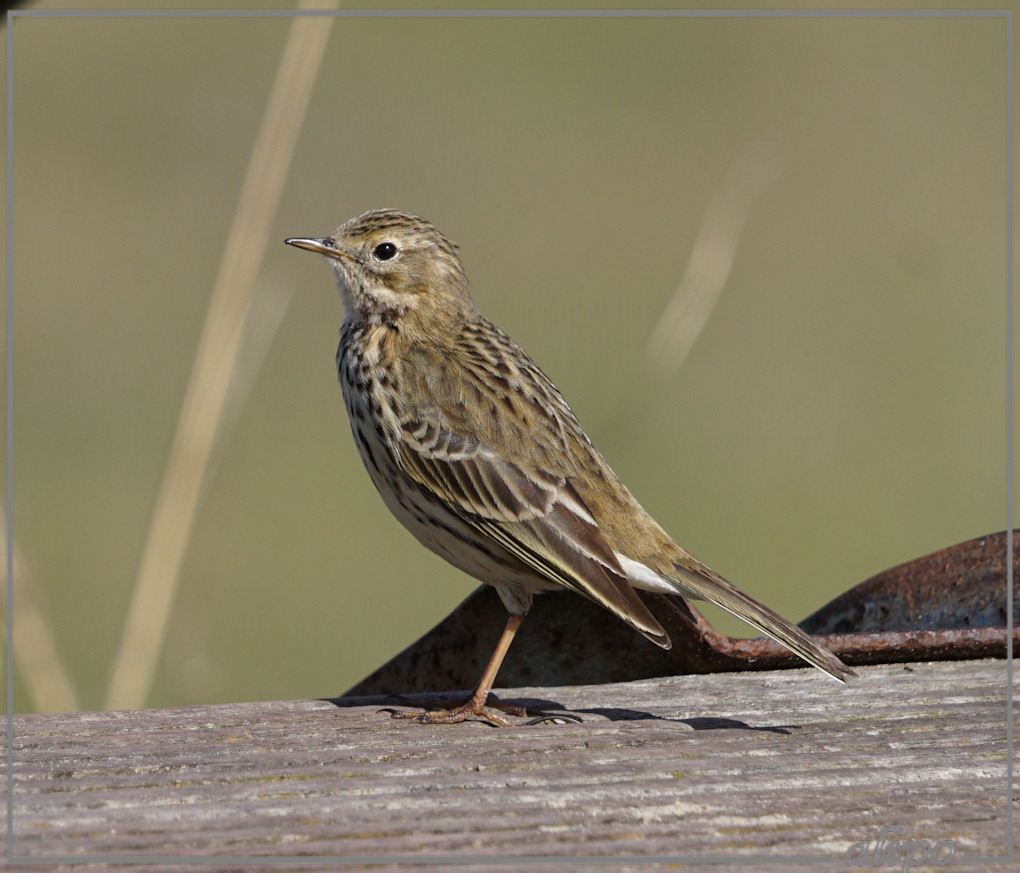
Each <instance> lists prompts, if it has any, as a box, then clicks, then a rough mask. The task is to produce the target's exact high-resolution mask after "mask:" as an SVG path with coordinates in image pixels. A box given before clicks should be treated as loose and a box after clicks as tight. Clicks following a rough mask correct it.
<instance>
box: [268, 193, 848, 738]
mask: <svg viewBox="0 0 1020 873" xmlns="http://www.w3.org/2000/svg"><path fill="white" fill-rule="evenodd" d="M285 242H286V243H287V244H288V245H291V246H296V247H297V248H300V249H305V250H307V251H311V252H317V253H319V254H321V255H323V256H325V257H326V259H327V260H328V262H329V264H330V265H331V266H332V268H333V270H334V271H335V274H336V278H337V281H338V284H339V289H340V296H341V299H342V302H343V307H344V317H343V323H342V326H341V329H340V344H339V347H338V348H337V354H336V365H337V372H338V377H339V380H340V384H341V388H342V392H343V398H344V403H345V406H346V409H347V413H348V417H349V419H350V425H351V430H352V433H353V436H354V441H355V444H356V446H357V448H358V451H359V454H360V456H361V460H362V462H363V463H364V465H365V468H366V469H367V471H368V474H369V476H370V477H371V479H372V482H373V483H374V484H375V487H376V488H377V489H378V491H379V494H380V495H381V497H382V499H383V501H384V503H385V504H386V506H387V507H388V508H389V509H390V511H391V512H392V513H393V515H395V516H396V518H397V519H398V520H399V521H400V522H401V523H402V524H403V525H404V526H405V527H406V528H407V529H408V530H409V531H410V532H411V533H412V534H413V535H414V536H415V537H416V538H417V539H418V541H419V542H421V543H422V544H423V545H424V546H425V547H426V548H428V549H430V550H431V551H432V552H434V553H436V554H438V555H439V556H441V557H442V558H444V559H446V560H447V561H448V562H449V563H451V564H452V565H454V566H455V567H457V568H458V569H460V570H462V571H463V572H465V573H467V574H468V575H470V576H473V577H475V578H476V579H479V580H480V581H482V582H484V583H487V584H489V585H491V586H493V587H494V588H495V589H496V592H497V594H498V595H499V598H500V600H501V601H502V603H503V605H504V607H505V608H506V610H507V613H508V619H507V623H506V627H505V629H504V631H503V633H502V635H501V636H500V638H499V641H498V643H497V645H496V648H495V651H494V653H493V655H492V658H491V659H490V661H489V662H488V665H487V667H486V668H485V671H484V672H483V674H482V677H481V679H480V681H479V683H478V685H477V687H476V688H475V690H474V692H473V693H472V694H471V695H470V696H469V697H468V698H467V699H466V700H464V701H463V702H462V703H460V704H459V705H457V706H453V707H450V708H446V709H432V710H426V711H424V712H422V713H420V714H417V715H413V716H412V715H410V714H408V713H400V715H401V716H402V717H413V718H415V719H416V720H417V721H419V722H423V723H426V724H443V723H457V722H462V721H465V720H483V721H489V722H491V723H494V724H498V725H506V724H512V723H513V722H512V721H511V720H510V719H509V718H507V717H506V716H505V715H503V714H502V713H503V712H507V713H509V714H514V715H522V714H524V712H523V711H522V710H519V709H517V708H514V707H512V706H508V705H504V704H501V703H500V702H498V701H497V699H496V697H495V695H491V697H490V692H491V690H492V687H493V684H494V682H495V679H496V676H497V673H498V671H499V667H500V665H501V664H502V662H503V659H504V657H505V655H506V653H507V650H508V649H509V647H510V644H511V642H512V641H513V638H514V635H515V634H516V633H517V631H518V629H519V628H520V626H521V623H522V622H523V620H524V616H525V614H526V613H527V612H528V609H529V607H530V606H531V603H532V599H533V597H534V596H535V595H536V594H540V593H543V592H547V591H555V590H563V589H565V590H568V591H572V592H574V593H576V594H579V595H581V596H582V597H586V598H588V599H589V600H591V601H594V602H595V603H597V604H598V605H599V606H602V607H604V608H605V609H607V610H609V611H610V612H611V613H613V614H614V615H615V616H617V617H618V618H620V619H622V620H623V621H624V622H626V623H627V624H628V625H630V626H631V627H632V628H633V629H634V630H635V631H637V632H638V633H640V634H643V635H644V636H645V637H647V638H648V639H649V640H650V641H651V642H652V643H654V644H656V645H658V646H661V647H662V648H663V649H668V648H670V646H671V642H670V639H669V637H668V635H667V634H666V632H665V631H664V630H663V628H662V625H661V624H659V622H658V620H657V619H656V618H655V616H654V615H653V614H652V612H651V611H650V610H649V608H648V607H647V605H646V604H645V602H644V601H643V600H642V599H641V597H640V595H639V594H638V593H637V592H638V591H639V590H640V591H650V592H657V593H667V594H676V595H680V596H681V597H683V598H686V599H693V600H706V601H709V602H711V603H715V604H716V605H718V606H720V607H722V608H723V609H724V610H726V611H728V612H730V613H732V614H733V615H735V616H737V617H738V618H740V619H742V620H743V621H745V622H747V623H748V624H750V625H751V626H752V627H754V628H755V629H756V630H757V631H759V632H760V633H764V634H767V635H768V636H770V637H772V638H773V639H775V640H778V641H779V642H780V643H782V644H783V645H784V646H786V647H787V648H789V649H790V650H791V651H793V652H794V653H796V654H797V655H799V656H800V657H801V658H802V659H803V660H804V661H806V662H807V663H808V664H811V665H813V666H815V667H817V668H819V669H820V670H822V671H823V672H825V673H826V674H828V675H829V676H831V677H833V678H835V679H837V680H839V681H841V682H845V681H846V680H847V679H848V678H849V677H851V676H854V675H856V674H855V673H854V671H853V670H852V669H850V668H849V667H847V666H846V665H845V664H843V662H842V661H840V660H839V659H838V658H837V657H836V656H835V655H833V654H832V653H831V652H829V651H827V650H826V649H824V648H822V647H821V646H820V645H818V644H817V643H816V642H815V641H814V640H812V639H811V637H810V636H808V635H807V634H806V633H804V631H802V630H801V629H800V628H798V627H796V626H795V625H794V624H792V623H791V622H789V621H787V620H786V619H784V618H783V617H782V616H780V615H779V614H778V613H776V612H774V611H773V610H771V609H770V608H769V607H767V606H765V605H764V604H762V603H759V602H758V601H757V600H755V599H754V598H753V597H751V596H750V595H748V594H745V593H744V592H743V591H741V590H740V589H739V588H737V587H736V586H735V585H733V584H731V583H730V582H728V581H727V580H726V579H724V578H723V577H722V576H721V575H719V574H718V573H716V572H715V571H714V570H712V569H710V568H709V567H708V566H706V565H705V564H703V563H702V562H701V561H699V560H698V559H696V558H695V557H694V556H693V555H691V554H690V553H689V552H688V551H687V550H685V549H684V548H683V547H682V546H680V545H679V544H678V543H676V542H675V541H674V540H673V539H672V537H670V536H669V534H667V533H666V531H665V530H663V528H662V527H660V526H659V524H658V523H657V522H656V521H655V520H654V519H653V518H652V517H651V515H649V514H648V512H646V511H645V510H644V509H643V508H642V507H641V505H640V504H639V503H638V502H637V500H636V499H635V498H634V497H633V496H632V495H631V493H630V491H628V490H627V488H626V487H625V486H624V485H623V483H622V482H621V481H620V480H619V479H618V478H617V476H616V475H615V474H614V473H613V471H612V470H611V469H610V467H609V464H608V463H607V462H606V460H605V459H604V458H603V457H602V455H601V454H600V453H599V451H598V450H597V449H596V448H595V446H594V445H593V444H592V442H591V440H590V439H589V438H588V436H587V434H586V433H585V431H584V430H583V428H582V427H581V425H580V424H579V423H578V420H577V418H576V417H575V415H574V413H573V411H572V410H571V408H570V406H569V405H568V404H567V402H566V400H565V399H564V398H563V395H562V394H561V393H560V392H559V390H558V389H557V388H556V387H555V385H554V384H553V382H552V381H551V380H550V379H549V377H548V376H546V374H545V373H544V372H543V371H542V370H541V369H540V368H539V367H538V365H537V364H536V363H535V362H534V361H533V360H532V359H531V357H529V355H528V354H527V353H526V352H525V351H524V350H523V349H522V348H521V347H520V346H519V345H518V344H517V343H516V342H514V340H512V339H511V338H510V337H509V336H508V335H507V334H506V333H504V332H503V331H502V330H501V329H500V328H499V327H497V326H496V325H495V324H493V323H492V322H491V321H489V320H488V319H487V318H486V317H485V316H484V315H483V314H482V313H481V312H480V311H479V309H478V307H477V306H476V305H475V303H474V301H473V299H472V296H471V294H470V291H469V287H468V280H467V277H466V274H465V272H464V267H463V264H462V262H461V258H460V256H459V254H458V249H457V246H456V245H455V244H454V243H452V242H451V241H450V240H449V239H448V238H447V237H446V236H444V235H443V234H442V233H441V232H440V231H439V230H438V229H437V228H436V227H435V226H434V225H433V224H432V223H430V222H429V221H427V220H426V219H424V218H421V217H419V216H417V215H414V214H411V213H409V212H404V211H401V210H398V209H390V208H385V209H371V210H369V211H367V212H364V213H362V214H360V215H358V216H356V217H354V218H352V219H350V220H349V221H347V222H345V223H344V224H341V225H340V226H339V227H338V228H337V230H336V231H335V232H334V233H333V235H332V236H328V237H293V238H290V239H287V240H285ZM574 632H575V633H578V634H583V633H584V629H583V628H576V629H574ZM592 645H597V641H596V640H592ZM497 710H499V711H497Z"/></svg>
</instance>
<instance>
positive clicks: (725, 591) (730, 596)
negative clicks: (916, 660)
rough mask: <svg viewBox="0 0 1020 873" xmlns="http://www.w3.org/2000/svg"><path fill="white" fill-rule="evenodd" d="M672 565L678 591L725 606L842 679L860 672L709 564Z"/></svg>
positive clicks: (816, 665)
mask: <svg viewBox="0 0 1020 873" xmlns="http://www.w3.org/2000/svg"><path fill="white" fill-rule="evenodd" d="M673 566H674V567H675V568H676V573H677V576H679V584H680V585H681V586H682V588H683V589H684V590H683V591H681V592H679V593H681V594H686V595H688V596H694V597H696V598H698V599H699V600H707V601H709V602H710V603H714V604H715V605H716V606H719V607H722V608H723V609H725V610H726V611H727V612H729V613H732V614H733V615H735V616H736V617H737V618H739V619H741V620H742V621H746V622H747V623H748V624H749V625H751V626H752V627H754V628H755V629H757V630H759V631H761V632H762V633H763V634H767V635H768V636H770V637H772V639H774V640H776V641H778V642H780V643H782V644H783V645H784V646H786V647H787V648H788V649H789V650H790V651H791V652H793V653H794V654H796V655H799V656H800V657H801V658H803V659H804V660H805V661H807V662H808V663H809V664H811V665H812V666H814V667H817V668H818V669H819V670H822V671H824V672H825V673H828V674H829V675H830V676H832V677H833V678H834V679H838V680H839V681H840V682H846V680H847V679H849V678H850V677H851V676H856V675H857V674H856V673H855V672H854V671H853V670H852V669H850V667H848V666H847V665H846V664H844V663H843V662H842V661H841V660H840V659H839V658H837V657H836V656H835V655H834V654H832V652H830V651H828V650H826V649H823V648H822V647H821V646H820V645H818V643H816V642H815V641H814V640H813V639H811V637H810V636H809V635H808V634H806V633H804V631H802V630H801V629H800V628H799V627H797V626H796V625H795V624H792V623H791V622H788V621H787V620H786V619H785V618H783V617H782V616H781V615H779V614H778V613H776V612H773V611H772V610H771V609H769V608H768V607H767V606H765V604H763V603H759V602H758V601H757V600H755V599H754V598H753V597H751V596H750V595H748V594H745V593H744V592H743V591H741V590H740V589H739V588H735V587H734V586H733V585H731V584H730V583H729V582H727V581H726V580H725V579H723V577H722V576H720V575H719V574H718V573H716V572H714V571H713V570H711V569H709V568H708V567H705V566H704V565H702V566H701V567H700V568H699V569H698V570H691V569H690V568H687V567H684V566H682V565H679V564H674V565H673Z"/></svg>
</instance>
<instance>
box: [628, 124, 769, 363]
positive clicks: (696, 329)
mask: <svg viewBox="0 0 1020 873" xmlns="http://www.w3.org/2000/svg"><path fill="white" fill-rule="evenodd" d="M778 173H779V163H778V160H777V158H776V155H775V154H774V150H773V149H772V148H771V147H770V146H768V145H765V144H762V143H757V144H754V145H752V146H751V147H749V148H748V149H746V150H745V151H744V152H743V153H742V154H741V155H740V157H738V158H737V160H736V161H735V162H734V164H733V166H732V167H731V168H730V170H729V172H728V173H727V174H726V176H725V178H724V179H723V181H722V182H721V183H720V185H719V187H718V189H717V190H716V192H715V194H714V195H713V196H712V199H711V201H709V204H708V207H707V208H706V209H705V215H704V217H703V218H702V221H701V226H700V227H699V229H698V235H697V237H696V238H695V240H694V246H693V248H692V250H691V257H690V260H689V261H688V262H687V270H686V271H685V272H684V275H683V278H682V279H681V280H680V284H679V285H678V286H677V289H676V291H675V292H674V293H673V296H672V298H671V299H670V301H669V303H668V304H667V305H666V309H665V311H664V312H663V313H662V315H661V317H660V318H659V321H658V322H657V323H656V325H655V327H654V329H653V330H652V334H651V336H650V338H649V340H648V345H647V347H646V351H645V366H646V367H647V369H648V370H649V371H650V372H651V373H653V374H655V375H656V376H657V377H659V378H669V377H671V376H674V375H675V374H676V373H677V372H678V371H679V370H680V368H681V367H682V366H683V363H684V361H685V360H686V359H687V355H688V354H689V353H690V351H691V349H692V348H693V347H694V343H695V341H696V340H697V338H698V336H699V335H700V334H701V331H702V330H704V328H705V325H706V324H707V323H708V319H709V317H710V316H711V315H712V310H713V309H715V306H716V304H717V303H718V302H719V297H720V295H721V294H722V290H723V286H724V285H725V284H726V279H727V277H728V276H729V274H730V269H731V267H732V266H733V260H734V258H735V256H736V253H737V246H738V244H739V242H740V234H741V231H742V230H743V227H744V222H745V221H746V220H747V216H748V215H749V214H750V212H751V207H752V206H753V205H754V202H755V200H757V199H758V197H759V196H760V195H761V194H762V192H763V191H764V190H765V188H766V187H767V186H768V184H769V183H770V182H771V181H772V180H773V179H774V178H775V177H776V176H777V175H778Z"/></svg>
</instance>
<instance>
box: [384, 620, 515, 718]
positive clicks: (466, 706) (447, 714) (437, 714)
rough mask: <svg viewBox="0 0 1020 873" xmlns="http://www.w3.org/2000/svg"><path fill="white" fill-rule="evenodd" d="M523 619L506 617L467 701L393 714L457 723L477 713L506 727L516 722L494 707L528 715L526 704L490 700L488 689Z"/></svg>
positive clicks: (397, 716) (490, 688)
mask: <svg viewBox="0 0 1020 873" xmlns="http://www.w3.org/2000/svg"><path fill="white" fill-rule="evenodd" d="M523 621H524V616H523V615H511V616H510V618H509V619H508V620H507V623H506V627H505V628H504V629H503V633H502V635H501V636H500V638H499V642H498V643H496V651H494V652H493V653H492V657H491V658H490V659H489V664H488V666H487V667H486V668H485V672H484V673H482V678H481V679H480V680H479V682H478V687H477V688H475V690H474V693H473V694H472V695H471V696H470V697H469V698H468V699H467V700H465V701H464V703H462V704H460V706H455V707H454V708H453V709H436V710H431V711H429V712H423V713H418V714H413V713H409V712H400V713H392V716H393V718H413V719H414V720H415V721H418V722H421V723H422V724H455V723H457V722H461V721H467V720H468V719H469V718H471V717H472V716H477V717H479V718H483V719H485V720H486V721H491V722H494V723H495V724H499V725H502V726H503V727H511V726H512V725H513V722H512V721H510V719H508V718H506V717H505V716H502V715H500V714H499V713H498V712H495V711H494V710H496V709H500V710H502V711H503V712H506V713H508V714H510V715H516V716H519V717H523V716H526V715H527V714H528V712H527V710H525V709H524V708H523V707H520V706H513V705H512V704H508V703H500V702H499V701H497V700H496V699H495V698H493V701H492V703H491V704H490V703H489V692H490V691H491V690H492V685H493V683H494V682H495V681H496V674H497V673H498V672H499V668H500V666H501V665H502V663H503V659H504V658H505V657H506V653H507V649H509V648H510V643H512V642H513V640H514V635H515V634H516V633H517V629H518V628H519V627H520V626H521V623H522V622H523Z"/></svg>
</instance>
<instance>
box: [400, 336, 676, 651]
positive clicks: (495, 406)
mask: <svg viewBox="0 0 1020 873" xmlns="http://www.w3.org/2000/svg"><path fill="white" fill-rule="evenodd" d="M493 330H495V329H493ZM486 336H487V337H489V336H490V335H489V334H486ZM492 341H496V342H506V343H510V342H511V341H510V340H509V339H508V338H506V337H505V335H502V334H497V335H496V336H495V338H494V339H492ZM470 346H471V347H470V349H468V350H464V349H455V350H454V355H455V359H454V360H450V358H449V356H448V355H449V350H443V352H441V351H440V350H438V349H432V348H429V347H416V348H414V349H412V350H411V351H410V352H408V353H407V354H405V355H404V357H403V359H402V361H401V366H400V368H399V372H398V373H397V374H396V378H397V379H399V380H400V383H401V384H400V395H401V397H402V399H403V403H402V404H401V405H402V408H401V409H400V410H399V412H398V419H399V422H400V442H399V446H398V452H399V455H400V462H401V465H402V466H403V468H404V471H405V472H406V473H407V474H408V475H409V476H410V477H411V478H412V479H414V480H415V481H416V482H417V483H418V484H419V485H421V486H422V487H423V488H425V489H426V490H427V491H429V492H431V493H432V494H434V495H435V496H437V497H438V498H439V499H441V500H442V501H443V502H444V503H445V504H446V506H447V508H449V509H450V510H451V511H452V512H454V513H455V514H456V515H457V516H458V517H460V518H461V519H462V520H463V521H464V522H466V523H467V524H469V525H470V526H471V527H473V528H474V529H475V530H477V531H479V532H480V533H482V534H484V535H486V536H487V537H489V538H490V539H492V540H493V541H495V542H496V543H498V544H499V545H500V546H502V547H503V548H504V549H506V551H508V552H509V553H510V554H512V555H513V556H514V557H516V558H517V559H518V560H520V561H521V562H523V563H524V564H526V565H527V566H528V567H530V568H531V569H533V570H534V571H535V572H536V573H537V574H538V575H540V576H542V577H544V578H546V579H549V580H551V581H553V582H557V583H559V584H561V585H562V586H563V587H565V588H567V589H569V590H572V591H574V592H576V593H578V594H581V595H583V596H585V597H588V598H589V599H591V600H593V601H595V602H596V603H598V604H600V605H601V606H604V607H605V608H607V609H609V610H610V611H611V612H613V613H615V614H616V615H617V616H619V617H620V618H622V619H623V620H624V621H626V622H627V623H628V624H630V625H631V626H633V627H634V628H635V629H636V630H638V631H640V632H641V633H642V634H644V635H645V636H646V637H648V638H649V639H650V640H652V641H653V642H655V643H657V644H658V645H660V646H662V647H663V648H669V637H668V636H667V635H666V633H665V631H664V630H663V629H662V626H661V625H660V624H659V623H658V621H656V620H655V617H654V616H653V615H652V614H651V613H650V612H649V611H648V608H647V607H646V606H645V605H644V602H643V601H642V600H641V598H640V597H639V595H638V594H637V593H636V592H635V591H634V589H633V588H632V587H631V585H630V583H629V582H628V580H627V577H626V574H625V573H624V571H623V568H622V567H621V566H620V562H619V560H618V559H617V557H616V555H615V554H614V552H613V549H612V548H611V547H610V546H609V544H608V543H607V542H606V539H605V537H604V536H603V535H602V533H601V532H600V531H599V527H598V524H597V523H596V521H595V518H594V516H593V515H592V513H591V512H590V510H589V509H588V507H587V506H586V505H585V503H584V501H583V500H582V498H581V497H580V496H579V494H578V490H577V488H576V487H575V484H574V481H575V477H576V476H577V475H578V474H579V472H580V471H579V470H578V469H577V464H578V461H577V458H576V457H575V455H574V454H572V452H571V442H572V441H576V439H577V438H578V435H579V436H580V438H581V439H582V440H583V441H584V443H585V444H587V440H586V438H584V436H583V433H581V431H580V426H579V425H577V422H576V420H575V419H574V417H573V414H572V413H571V412H570V410H569V408H568V407H567V406H566V404H565V402H564V401H563V400H562V398H561V397H560V395H559V393H558V392H557V391H556V389H555V388H554V387H553V386H552V384H551V383H550V382H549V381H548V379H547V378H546V377H545V376H544V375H543V374H541V371H540V370H538V368H537V367H535V366H534V365H533V364H531V362H530V360H528V359H527V357H526V356H524V353H523V352H521V351H520V350H519V349H517V348H516V347H514V349H513V355H512V356H511V357H510V359H509V360H510V361H511V362H512V364H510V365H508V366H507V368H506V370H505V371H501V370H500V368H498V367H495V366H494V365H493V364H492V362H491V361H489V360H482V359H477V360H476V359H475V358H474V357H473V356H472V355H473V354H474V353H475V352H477V346H476V344H475V343H471V344H470ZM444 352H446V354H445V355H444ZM500 360H505V358H504V356H500ZM575 429H576V432H575Z"/></svg>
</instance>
